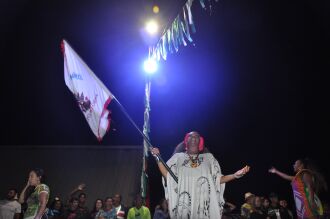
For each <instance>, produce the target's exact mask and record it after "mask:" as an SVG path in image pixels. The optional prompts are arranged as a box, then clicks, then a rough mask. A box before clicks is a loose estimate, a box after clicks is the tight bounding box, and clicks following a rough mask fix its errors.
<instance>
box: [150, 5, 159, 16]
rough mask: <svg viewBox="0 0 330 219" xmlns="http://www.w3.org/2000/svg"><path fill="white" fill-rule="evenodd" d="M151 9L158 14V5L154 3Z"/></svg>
mask: <svg viewBox="0 0 330 219" xmlns="http://www.w3.org/2000/svg"><path fill="white" fill-rule="evenodd" d="M152 11H153V12H154V13H155V14H158V13H159V7H158V6H157V5H154V7H152Z"/></svg>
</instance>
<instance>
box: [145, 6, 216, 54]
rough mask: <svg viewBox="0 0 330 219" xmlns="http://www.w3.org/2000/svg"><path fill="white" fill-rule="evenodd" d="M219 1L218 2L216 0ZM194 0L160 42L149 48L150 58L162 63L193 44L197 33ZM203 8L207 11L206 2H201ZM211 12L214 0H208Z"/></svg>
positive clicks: (183, 9) (175, 19)
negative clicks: (192, 35) (169, 56)
mask: <svg viewBox="0 0 330 219" xmlns="http://www.w3.org/2000/svg"><path fill="white" fill-rule="evenodd" d="M214 1H216V2H217V1H218V0H214ZM193 2H194V0H187V1H186V3H185V4H184V6H183V8H182V10H181V12H180V13H179V14H178V15H177V16H176V17H175V18H174V21H173V22H172V23H171V24H170V25H169V27H167V28H165V30H164V31H163V33H162V35H161V37H160V39H159V41H158V42H157V43H156V44H155V45H153V46H151V47H149V58H151V59H154V60H157V61H160V59H161V58H162V59H164V60H166V58H167V56H168V54H169V53H174V52H178V51H179V47H180V46H182V45H183V46H187V44H188V43H187V42H189V43H193V39H192V37H191V34H192V33H195V32H196V28H195V25H194V21H193V16H192V12H191V7H192V4H193ZM199 2H200V5H201V7H202V8H203V9H204V10H206V9H207V7H206V0H199ZM208 5H209V10H210V12H211V11H212V0H208Z"/></svg>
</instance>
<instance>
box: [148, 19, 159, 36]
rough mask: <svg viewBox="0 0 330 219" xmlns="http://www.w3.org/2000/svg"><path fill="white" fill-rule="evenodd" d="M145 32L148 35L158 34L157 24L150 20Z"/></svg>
mask: <svg viewBox="0 0 330 219" xmlns="http://www.w3.org/2000/svg"><path fill="white" fill-rule="evenodd" d="M146 30H147V32H148V33H149V34H152V35H154V34H156V33H157V32H158V24H157V23H156V21H154V20H152V21H149V22H148V23H147V24H146Z"/></svg>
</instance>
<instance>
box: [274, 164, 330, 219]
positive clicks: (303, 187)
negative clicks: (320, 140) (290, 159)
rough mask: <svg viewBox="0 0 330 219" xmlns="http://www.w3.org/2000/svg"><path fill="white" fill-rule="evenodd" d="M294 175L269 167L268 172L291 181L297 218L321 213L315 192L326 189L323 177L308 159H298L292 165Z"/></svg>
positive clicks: (315, 215)
mask: <svg viewBox="0 0 330 219" xmlns="http://www.w3.org/2000/svg"><path fill="white" fill-rule="evenodd" d="M293 170H294V172H295V173H296V175H295V176H291V175H288V174H286V173H283V172H281V171H279V170H277V169H276V168H274V167H272V168H270V169H269V172H270V173H273V174H276V175H278V176H280V177H281V178H283V179H285V180H288V181H290V182H291V186H292V190H293V196H294V201H295V203H296V211H297V218H298V219H307V218H309V219H314V218H320V217H321V216H322V215H323V208H322V204H321V201H320V200H319V198H318V196H317V194H318V193H319V191H321V190H322V189H323V190H327V184H326V182H325V180H324V177H323V176H322V175H321V174H320V173H319V171H318V170H317V169H316V168H315V165H314V164H312V162H310V161H309V160H308V159H298V160H296V162H295V163H294V165H293Z"/></svg>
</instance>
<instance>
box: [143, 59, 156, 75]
mask: <svg viewBox="0 0 330 219" xmlns="http://www.w3.org/2000/svg"><path fill="white" fill-rule="evenodd" d="M157 69H158V66H157V62H156V61H155V60H154V59H150V58H148V59H147V60H146V61H144V71H145V72H146V73H148V74H153V73H155V72H156V71H157Z"/></svg>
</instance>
